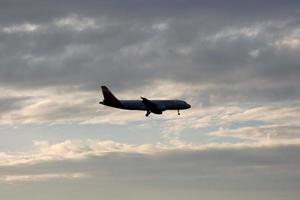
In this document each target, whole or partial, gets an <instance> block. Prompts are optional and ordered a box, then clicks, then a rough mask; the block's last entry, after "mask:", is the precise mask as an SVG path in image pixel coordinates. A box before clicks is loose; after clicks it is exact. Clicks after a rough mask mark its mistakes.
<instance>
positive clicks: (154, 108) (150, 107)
mask: <svg viewBox="0 0 300 200" xmlns="http://www.w3.org/2000/svg"><path fill="white" fill-rule="evenodd" d="M141 99H142V101H143V103H144V105H145V106H146V108H147V109H148V110H149V111H151V112H153V113H155V114H161V113H162V111H161V110H160V109H159V107H158V105H156V104H155V103H153V102H152V101H150V100H149V99H146V98H144V97H141Z"/></svg>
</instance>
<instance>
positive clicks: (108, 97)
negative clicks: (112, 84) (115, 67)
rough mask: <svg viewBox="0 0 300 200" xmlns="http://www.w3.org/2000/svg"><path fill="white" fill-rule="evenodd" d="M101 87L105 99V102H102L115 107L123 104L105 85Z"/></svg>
mask: <svg viewBox="0 0 300 200" xmlns="http://www.w3.org/2000/svg"><path fill="white" fill-rule="evenodd" d="M101 89H102V93H103V97H104V100H103V102H100V103H102V104H104V105H109V106H113V107H120V106H121V102H120V101H119V100H118V99H117V98H116V97H115V96H114V95H113V93H111V91H110V90H109V89H108V88H107V87H106V86H105V85H103V86H101Z"/></svg>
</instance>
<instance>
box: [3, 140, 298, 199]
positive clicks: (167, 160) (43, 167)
mask: <svg viewBox="0 0 300 200" xmlns="http://www.w3.org/2000/svg"><path fill="white" fill-rule="evenodd" d="M299 164H300V163H299V146H281V147H275V148H274V147H272V148H254V149H252V148H251V149H248V148H245V149H230V148H229V149H227V150H226V149H222V150H216V149H210V150H206V151H189V150H188V151H181V150H176V151H169V152H165V153H158V154H155V155H147V154H146V155H145V154H132V153H129V154H128V153H112V154H108V155H105V156H100V157H99V156H94V157H90V158H88V159H86V160H78V161H50V162H46V163H40V164H36V165H27V166H23V165H21V166H10V167H3V166H2V167H1V168H0V174H1V176H3V175H6V176H7V177H16V178H19V179H20V178H24V175H23V176H22V174H31V176H30V177H28V178H27V180H26V181H25V182H22V181H21V180H19V183H18V184H16V185H11V186H7V185H6V183H3V182H2V187H1V190H0V194H1V195H3V196H7V197H10V196H11V195H14V194H12V193H11V191H14V190H11V189H18V191H19V193H18V195H20V196H18V195H14V197H15V199H20V198H22V199H28V198H31V197H32V196H31V195H32V190H30V188H31V189H32V188H35V190H34V191H35V192H34V193H35V195H36V196H39V195H41V193H43V195H44V196H46V197H47V198H49V199H50V198H55V197H56V198H58V199H62V198H64V197H70V193H69V192H68V188H69V187H71V188H72V189H73V190H74V188H77V187H78V186H80V187H79V188H80V193H78V194H77V193H76V194H77V195H75V196H74V197H72V198H73V199H82V198H83V196H85V195H86V194H87V193H89V197H91V198H92V199H96V198H99V195H101V196H102V197H107V198H111V199H117V198H118V197H116V196H115V194H116V189H115V188H118V191H117V193H119V192H120V193H121V194H123V195H122V197H123V198H125V199H140V198H141V197H142V196H143V197H144V198H145V199H152V198H153V197H155V196H156V194H157V192H159V195H160V197H164V198H165V199H173V198H174V195H175V196H177V195H179V196H180V197H186V198H187V195H188V199H198V198H199V196H202V197H210V198H211V199H219V197H220V195H223V196H224V195H225V198H227V196H228V198H229V197H230V198H232V199H240V198H241V197H242V196H243V198H244V199H251V198H253V197H254V195H255V196H256V198H260V199H281V195H283V194H289V195H288V196H286V195H285V197H286V199H295V198H296V196H297V195H298V193H299V192H298V187H297V186H298V185H299V172H298V170H297V169H298V168H299ZM120 166H121V167H120ZM54 173H55V174H54ZM42 174H44V175H42ZM47 174H48V175H47ZM74 174H75V175H76V174H82V175H84V174H88V176H85V177H84V178H83V179H81V178H77V179H76V180H75V179H74V180H72V182H70V181H68V180H64V178H65V177H66V175H70V176H72V177H73V175H74ZM8 175H9V176H8ZM49 175H51V177H55V179H52V178H49V179H46V180H44V182H39V183H38V185H37V184H36V183H35V181H38V180H35V179H34V178H45V177H49ZM54 175H55V176H54ZM62 175H63V176H62ZM59 176H60V177H59ZM25 178H26V177H25ZM30 178H32V179H30ZM29 179H30V180H29ZM57 179H58V180H57ZM60 183H63V184H60ZM7 187H9V188H10V190H7V189H4V188H7ZM20 187H22V188H23V189H21V188H20ZM39 188H40V189H39ZM45 188H48V189H45ZM96 188H98V189H96ZM119 188H120V189H119ZM36 189H38V190H36ZM73 190H72V191H73ZM29 191H31V192H29ZM58 191H61V192H59V194H57V192H58ZM75 191H77V190H75ZM145 194H147V195H145ZM278 194H281V195H279V196H278Z"/></svg>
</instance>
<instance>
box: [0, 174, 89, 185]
mask: <svg viewBox="0 0 300 200" xmlns="http://www.w3.org/2000/svg"><path fill="white" fill-rule="evenodd" d="M84 177H87V175H86V174H84V173H64V174H26V175H4V176H0V183H1V182H2V183H9V184H15V183H20V182H40V181H50V180H55V179H77V178H84Z"/></svg>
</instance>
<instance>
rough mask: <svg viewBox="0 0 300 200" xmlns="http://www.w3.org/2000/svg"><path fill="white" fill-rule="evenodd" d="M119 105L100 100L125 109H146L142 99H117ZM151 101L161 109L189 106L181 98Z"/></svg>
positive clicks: (186, 107) (187, 107)
mask: <svg viewBox="0 0 300 200" xmlns="http://www.w3.org/2000/svg"><path fill="white" fill-rule="evenodd" d="M119 101H120V105H109V103H105V101H103V102H100V103H101V104H103V105H106V106H110V107H115V108H120V109H125V110H148V109H147V107H146V106H145V104H144V103H143V101H142V100H119ZM151 102H152V103H154V104H155V105H157V108H158V109H159V110H161V111H165V110H184V109H189V108H190V107H191V106H190V105H189V104H187V103H186V102H185V101H182V100H151Z"/></svg>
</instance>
